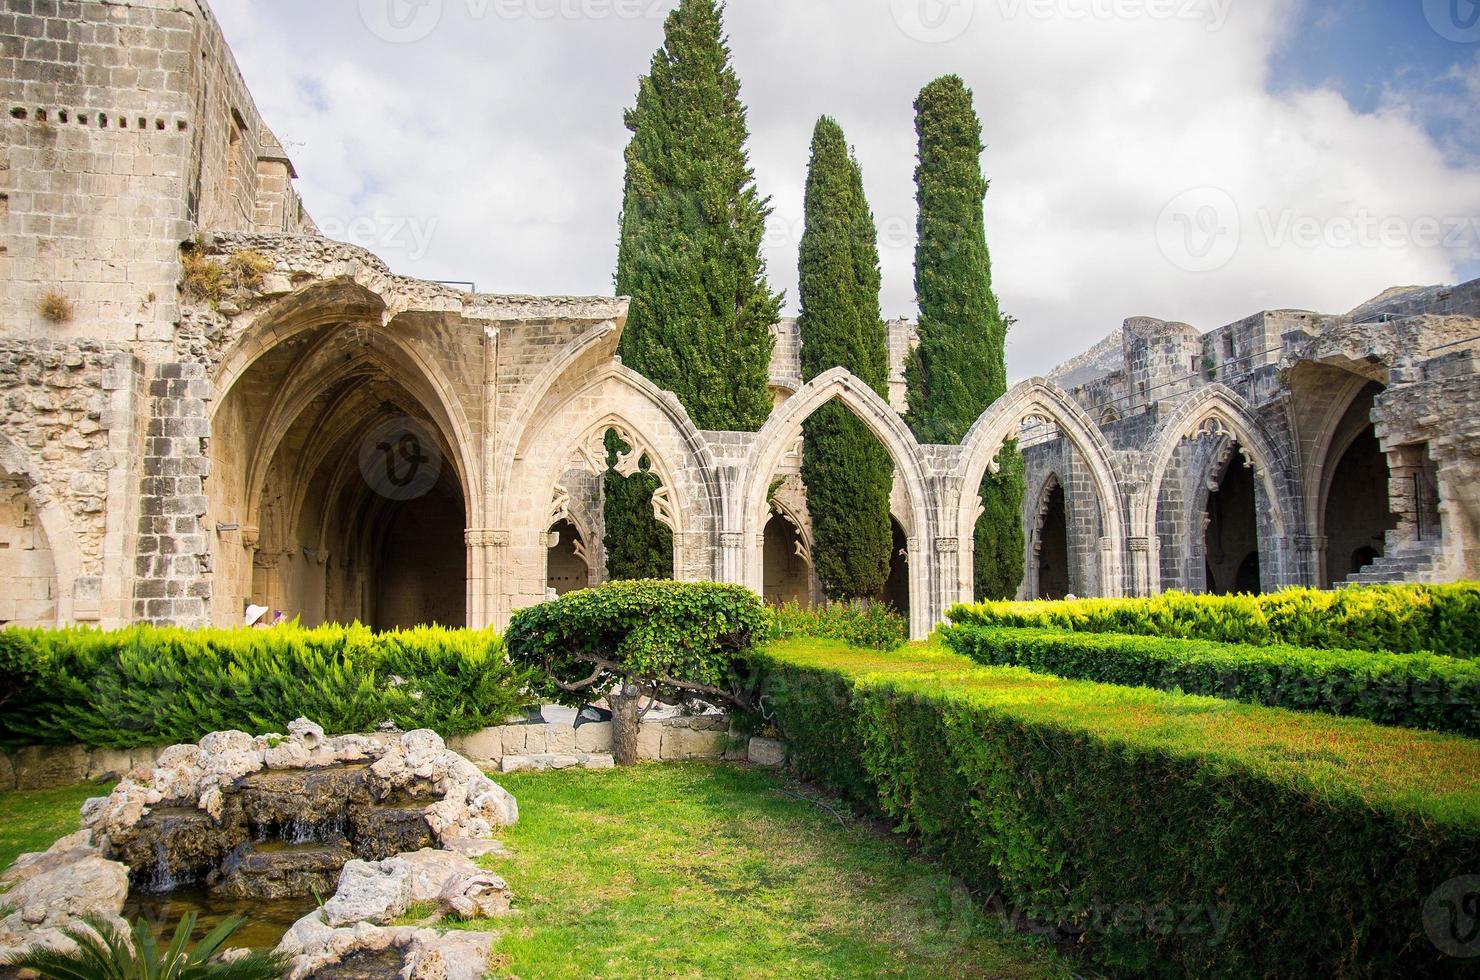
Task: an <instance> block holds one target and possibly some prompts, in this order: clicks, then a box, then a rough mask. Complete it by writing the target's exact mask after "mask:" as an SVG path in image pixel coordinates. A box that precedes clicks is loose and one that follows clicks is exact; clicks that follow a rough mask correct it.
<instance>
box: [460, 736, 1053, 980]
mask: <svg viewBox="0 0 1480 980" xmlns="http://www.w3.org/2000/svg"><path fill="white" fill-rule="evenodd" d="M498 778H499V780H500V782H502V783H503V784H504V785H505V786H506V787H508V789H509V790H510V792H512V793H514V794H515V795H516V796H517V797H518V798H519V807H520V823H519V824H518V826H516V827H514V828H511V829H510V830H509V831H508V832H507V834H506V837H505V840H506V841H507V843H508V844H509V845H510V846H511V848H512V849H513V850H514V851H515V856H514V858H512V859H503V860H493V862H492V866H493V867H494V868H495V869H496V870H497V871H498V872H499V873H500V874H502V875H503V876H504V877H505V878H506V879H508V881H509V884H510V887H511V888H512V889H513V891H514V894H515V896H516V901H515V904H516V907H517V908H519V909H521V910H522V913H521V915H520V916H519V917H517V918H514V919H505V920H500V921H498V922H495V923H492V924H490V927H492V928H497V929H499V930H500V931H501V932H502V934H503V935H502V938H501V939H500V941H499V944H498V946H497V947H496V956H497V959H496V965H497V969H496V970H495V971H494V973H495V975H496V976H507V977H521V978H526V980H527V978H532V977H617V976H647V977H711V976H713V977H718V976H724V977H775V976H785V977H789V978H797V977H864V976H905V977H922V978H923V977H1043V976H1067V975H1068V972H1069V971H1068V969H1067V967H1066V966H1065V965H1064V963H1063V962H1062V961H1061V960H1060V959H1059V957H1058V956H1057V955H1056V954H1055V952H1054V951H1053V949H1052V948H1051V947H1049V946H1047V945H1045V944H1041V943H1037V942H1035V941H1032V940H1029V939H1027V938H1024V937H1021V936H1018V935H1011V934H1005V933H1004V931H1003V929H1002V928H1001V927H1000V926H999V924H998V921H997V920H996V919H995V918H993V917H991V916H990V915H989V914H987V913H984V912H982V911H980V910H979V909H978V907H977V905H976V904H975V903H974V902H973V901H972V899H971V897H970V896H969V895H968V894H966V892H965V891H964V889H962V888H961V887H960V886H959V885H958V884H956V883H955V882H953V881H952V880H951V879H950V878H949V877H947V876H946V875H945V874H943V873H942V872H941V871H940V870H939V869H938V868H936V867H934V866H933V865H931V864H929V863H927V862H924V861H921V860H919V859H916V858H912V857H910V856H909V855H908V854H907V853H906V851H905V850H904V849H903V848H901V847H900V846H899V845H898V844H897V843H894V842H892V841H890V840H887V839H885V838H883V837H881V835H879V834H878V833H877V831H876V830H875V829H873V828H872V827H870V826H869V825H867V824H864V823H860V822H854V821H851V820H850V821H849V825H848V826H847V827H846V828H845V827H842V826H839V824H838V821H837V820H836V819H835V818H834V817H833V816H832V815H830V814H829V813H828V812H827V811H825V810H823V809H820V808H819V807H817V806H815V805H813V804H811V803H808V802H805V801H802V800H798V799H795V798H793V797H791V796H788V795H786V792H787V791H788V786H787V784H786V783H785V781H784V780H783V779H782V778H781V777H779V776H775V775H771V774H768V773H764V772H759V771H754V770H747V769H741V768H737V767H728V766H710V765H701V764H691V765H661V766H658V765H649V766H642V767H638V768H636V769H633V770H625V771H614V772H584V771H575V772H565V773H551V774H545V775H538V776H529V775H527V776H500V777H498ZM474 928H477V926H475V927H474Z"/></svg>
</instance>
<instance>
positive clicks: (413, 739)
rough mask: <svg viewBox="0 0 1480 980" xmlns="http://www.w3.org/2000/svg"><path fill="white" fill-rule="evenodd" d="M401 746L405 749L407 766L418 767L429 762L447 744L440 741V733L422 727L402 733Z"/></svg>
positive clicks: (444, 749)
mask: <svg viewBox="0 0 1480 980" xmlns="http://www.w3.org/2000/svg"><path fill="white" fill-rule="evenodd" d="M401 748H403V749H405V750H406V766H407V768H409V769H420V768H421V767H422V766H424V765H426V764H427V763H428V762H431V761H432V759H433V758H434V757H435V756H436V755H438V754H439V753H441V752H444V751H446V749H447V744H446V743H445V742H443V741H442V736H441V735H438V734H437V733H436V732H434V731H431V730H429V729H425V728H423V729H421V730H419V731H414V732H407V733H406V734H405V735H402V736H401Z"/></svg>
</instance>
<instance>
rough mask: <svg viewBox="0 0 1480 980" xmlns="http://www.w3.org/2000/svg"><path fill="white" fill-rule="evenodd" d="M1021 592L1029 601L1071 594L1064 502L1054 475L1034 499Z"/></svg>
mask: <svg viewBox="0 0 1480 980" xmlns="http://www.w3.org/2000/svg"><path fill="white" fill-rule="evenodd" d="M1034 500H1035V501H1036V503H1035V504H1034V513H1035V514H1036V518H1035V520H1034V522H1033V524H1032V526H1031V530H1032V534H1031V536H1030V537H1029V539H1028V556H1027V558H1028V568H1027V575H1026V581H1025V583H1024V585H1025V591H1026V593H1027V597H1028V598H1029V599H1063V598H1065V597H1066V596H1068V595H1069V593H1070V592H1071V591H1072V578H1071V558H1070V554H1069V512H1068V499H1067V496H1066V494H1065V493H1064V485H1063V482H1062V481H1061V480H1060V479H1059V476H1058V474H1057V473H1050V474H1049V475H1048V478H1047V479H1046V480H1044V481H1043V485H1042V486H1041V487H1040V488H1039V491H1038V495H1037V496H1036V497H1035V498H1034Z"/></svg>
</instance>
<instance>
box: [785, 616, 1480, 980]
mask: <svg viewBox="0 0 1480 980" xmlns="http://www.w3.org/2000/svg"><path fill="white" fill-rule="evenodd" d="M758 659H759V660H760V662H761V664H762V666H763V669H765V670H766V671H767V673H768V677H767V689H768V693H767V697H766V705H767V710H768V712H769V713H770V714H771V716H772V717H773V718H774V720H775V723H776V724H777V726H778V727H779V728H780V730H781V731H782V732H783V733H784V735H785V737H786V739H787V741H788V743H789V745H790V748H791V752H792V756H793V758H794V760H795V763H796V765H797V766H798V767H799V768H800V770H801V772H802V773H803V775H805V776H806V777H808V778H811V779H814V780H818V781H820V782H824V783H826V784H829V785H831V786H833V787H834V788H836V789H837V790H840V791H843V792H846V793H848V794H849V795H851V796H853V797H854V798H856V799H858V800H860V801H862V802H864V803H866V804H868V805H870V806H871V807H873V808H875V809H877V810H881V811H882V812H883V813H884V814H885V815H886V816H888V817H889V818H890V819H891V820H892V821H894V822H895V824H896V826H897V827H898V829H899V830H900V832H902V833H906V834H909V835H911V836H914V837H916V838H917V839H918V840H920V842H921V843H922V844H924V845H925V846H926V847H927V848H929V849H930V850H932V851H934V852H936V853H938V854H939V855H940V856H941V857H942V859H943V860H944V861H945V862H946V863H947V864H948V865H949V866H950V867H951V868H952V869H953V870H954V871H955V872H957V873H958V874H960V875H961V876H962V877H963V878H964V879H965V880H966V881H968V883H970V884H971V885H973V886H974V887H977V888H979V889H982V890H983V891H986V892H988V893H993V894H996V895H997V896H998V897H999V898H1000V899H1001V900H1002V901H1003V902H1004V903H1005V904H1006V905H1007V911H1009V912H1011V913H1014V914H1017V915H1021V916H1023V917H1024V918H1025V919H1026V920H1028V921H1030V922H1034V923H1041V924H1047V925H1051V926H1056V927H1057V928H1058V929H1060V930H1061V932H1060V935H1061V936H1062V937H1073V936H1077V937H1078V940H1079V942H1080V943H1081V944H1082V948H1084V949H1085V950H1086V952H1087V953H1088V954H1089V956H1090V957H1091V958H1092V959H1093V960H1094V961H1096V962H1097V963H1099V964H1101V965H1102V966H1105V967H1108V968H1109V969H1111V970H1112V971H1114V972H1117V973H1128V974H1132V975H1163V976H1228V977H1246V976H1269V977H1307V976H1370V977H1379V976H1400V975H1403V976H1452V975H1462V974H1465V973H1466V972H1467V971H1470V970H1472V969H1473V961H1470V960H1464V959H1459V958H1455V957H1453V956H1451V955H1448V953H1453V952H1455V951H1463V950H1462V948H1461V946H1460V944H1461V943H1462V942H1463V941H1464V940H1465V939H1466V937H1465V936H1464V935H1462V934H1459V933H1462V932H1463V929H1459V930H1457V931H1450V929H1451V926H1452V923H1451V920H1449V919H1445V918H1444V917H1443V914H1442V913H1443V912H1444V910H1445V906H1444V905H1443V902H1444V901H1445V899H1446V896H1447V895H1448V893H1447V892H1445V891H1443V889H1442V886H1444V885H1445V884H1446V882H1450V883H1452V880H1453V879H1456V878H1459V877H1461V876H1463V875H1468V874H1474V873H1476V872H1477V871H1480V867H1477V864H1476V860H1477V857H1476V856H1477V855H1480V743H1477V742H1474V741H1471V740H1468V739H1463V738H1458V737H1455V736H1451V735H1440V734H1435V733H1429V732H1414V731H1408V730H1403V729H1394V728H1383V727H1380V726H1376V725H1372V724H1370V723H1367V722H1364V721H1358V720H1355V719H1343V718H1331V717H1326V716H1322V715H1316V714H1301V713H1296V712H1289V711H1281V710H1278V709H1272V708H1264V707H1258V706H1252V705H1245V704H1239V703H1237V702H1233V701H1224V700H1217V699H1212V698H1202V697H1193V696H1184V695H1177V694H1167V693H1161V692H1156V691H1151V690H1147V689H1144V688H1127V687H1119V686H1113V685H1106V684H1093V683H1089V682H1084V681H1070V680H1063V679H1060V678H1054V677H1047V676H1044V675H1040V674H1033V673H1030V672H1028V671H1025V670H1021V669H1017V668H985V667H980V666H977V665H975V664H973V663H972V662H971V661H969V660H967V659H966V658H963V657H960V656H957V655H954V654H947V653H943V652H932V651H929V650H919V649H911V650H908V651H905V652H902V653H899V654H880V653H871V652H868V651H859V650H852V649H848V648H846V647H844V646H842V645H840V644H829V643H825V642H820V641H793V642H790V643H784V644H776V645H773V646H772V647H769V648H767V650H766V651H764V652H763V653H762V654H760V655H759V657H758ZM1452 889H1453V885H1452V884H1451V890H1452ZM1451 897H1452V896H1451ZM1451 911H1453V910H1451ZM1426 913H1435V914H1433V915H1432V916H1431V917H1430V918H1429V919H1428V921H1427V924H1426V919H1425V917H1426ZM1458 914H1459V923H1458V924H1459V925H1460V926H1463V925H1464V924H1465V922H1467V921H1468V920H1467V919H1466V918H1465V916H1466V915H1468V913H1467V912H1465V911H1464V910H1463V909H1461V910H1459V913H1458ZM1431 936H1432V937H1434V938H1433V939H1431V938H1430V937H1431ZM1436 943H1437V944H1443V945H1442V948H1441V945H1437V944H1436ZM1446 951H1447V952H1446Z"/></svg>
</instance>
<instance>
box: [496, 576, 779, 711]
mask: <svg viewBox="0 0 1480 980" xmlns="http://www.w3.org/2000/svg"><path fill="white" fill-rule="evenodd" d="M765 630H766V611H765V605H764V604H763V603H762V602H761V599H760V597H759V596H757V595H756V594H755V593H754V592H751V591H750V590H749V589H746V588H744V587H742V586H738V585H717V584H714V583H709V582H656V581H647V582H641V581H640V582H609V583H607V584H606V585H602V586H598V587H597V588H594V589H586V590H583V591H580V592H572V593H570V594H568V595H564V596H561V597H560V598H559V599H556V600H555V601H554V602H547V603H545V604H544V605H540V606H534V607H532V608H530V609H521V610H520V611H519V612H517V613H515V614H514V618H513V620H512V621H511V622H510V624H509V629H508V631H507V633H506V634H505V635H506V637H507V640H508V644H509V654H510V656H511V657H512V658H513V660H514V662H515V663H517V664H522V665H524V666H527V667H531V668H534V669H536V670H538V671H540V672H541V673H542V674H543V675H544V676H545V677H546V678H548V679H549V686H548V689H547V693H548V694H549V695H550V696H552V697H556V698H559V699H560V700H563V701H566V702H570V703H575V704H580V703H583V702H584V701H585V700H586V699H587V698H588V697H589V696H590V694H589V692H590V691H591V690H596V691H605V690H608V689H610V688H611V687H612V686H613V685H614V684H617V683H619V682H621V681H624V680H627V679H632V680H635V681H637V682H639V683H640V684H642V685H643V686H645V687H648V688H653V687H662V688H670V689H677V690H680V691H686V692H691V693H692V692H698V693H703V694H706V695H712V696H716V697H721V698H725V699H728V700H732V701H735V702H737V703H743V701H744V691H743V687H744V683H745V677H744V676H742V672H741V670H740V668H741V666H743V665H742V664H737V661H736V655H737V654H739V653H742V652H744V651H746V650H748V649H750V647H751V645H752V644H753V643H754V641H755V640H756V639H757V638H758V637H760V636H762V635H764V633H765Z"/></svg>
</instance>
